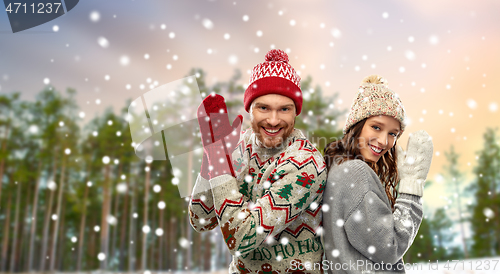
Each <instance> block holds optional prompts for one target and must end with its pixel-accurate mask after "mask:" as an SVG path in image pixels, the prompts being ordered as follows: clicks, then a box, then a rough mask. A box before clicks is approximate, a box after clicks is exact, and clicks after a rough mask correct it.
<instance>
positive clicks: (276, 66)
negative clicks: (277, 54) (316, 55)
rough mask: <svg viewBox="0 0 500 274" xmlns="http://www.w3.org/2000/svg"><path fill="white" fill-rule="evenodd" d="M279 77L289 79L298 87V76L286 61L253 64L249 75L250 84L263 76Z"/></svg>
mask: <svg viewBox="0 0 500 274" xmlns="http://www.w3.org/2000/svg"><path fill="white" fill-rule="evenodd" d="M272 76H275V77H281V78H283V79H286V80H289V81H291V82H292V83H294V84H295V85H297V87H299V88H300V76H299V75H298V74H297V73H296V72H295V70H294V69H293V68H292V66H290V65H289V64H288V63H287V62H284V61H268V62H264V63H261V64H258V65H257V66H255V67H254V68H253V70H252V74H251V76H250V82H249V83H250V85H251V84H252V83H254V82H255V81H257V80H259V79H261V78H264V77H272Z"/></svg>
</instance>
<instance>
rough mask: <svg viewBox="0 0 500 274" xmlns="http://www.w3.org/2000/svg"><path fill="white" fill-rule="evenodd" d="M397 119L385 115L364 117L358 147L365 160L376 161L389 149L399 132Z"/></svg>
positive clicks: (399, 127)
mask: <svg viewBox="0 0 500 274" xmlns="http://www.w3.org/2000/svg"><path fill="white" fill-rule="evenodd" d="M400 131H401V126H400V123H399V121H398V120H396V119H395V118H393V117H390V116H386V115H379V116H372V117H370V118H367V119H366V122H365V125H364V126H363V129H362V130H361V134H360V135H359V139H358V148H359V152H360V153H361V155H362V156H363V157H364V159H365V161H369V162H374V163H376V162H377V161H378V160H379V159H380V157H381V156H382V155H384V154H385V153H386V152H387V151H388V150H390V149H391V148H392V147H393V146H394V144H395V143H396V140H397V138H398V136H399V134H400Z"/></svg>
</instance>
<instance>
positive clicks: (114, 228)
mask: <svg viewBox="0 0 500 274" xmlns="http://www.w3.org/2000/svg"><path fill="white" fill-rule="evenodd" d="M110 192H111V193H112V192H113V191H110ZM119 202H120V194H119V193H116V195H115V200H114V203H115V204H114V206H113V214H111V215H113V216H114V217H115V218H116V223H115V224H114V225H113V226H111V252H110V256H109V257H110V258H113V257H115V253H116V252H115V249H116V248H115V245H116V237H117V235H118V224H120V222H119V221H118V205H119ZM120 225H121V224H120Z"/></svg>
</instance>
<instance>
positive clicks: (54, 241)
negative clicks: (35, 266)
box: [49, 156, 66, 272]
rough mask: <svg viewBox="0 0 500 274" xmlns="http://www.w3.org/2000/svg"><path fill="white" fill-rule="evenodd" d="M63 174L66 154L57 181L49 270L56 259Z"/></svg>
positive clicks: (53, 267) (53, 265)
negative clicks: (57, 189) (57, 190)
mask: <svg viewBox="0 0 500 274" xmlns="http://www.w3.org/2000/svg"><path fill="white" fill-rule="evenodd" d="M65 175H66V156H63V159H62V166H61V178H60V181H59V193H58V197H57V206H56V216H57V218H56V219H55V220H54V234H52V250H51V255H50V267H49V270H50V271H52V272H53V271H54V270H55V266H56V259H57V256H56V254H57V239H58V232H59V219H60V218H62V216H61V205H62V195H63V192H64V180H65Z"/></svg>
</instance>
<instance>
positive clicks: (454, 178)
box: [445, 145, 469, 258]
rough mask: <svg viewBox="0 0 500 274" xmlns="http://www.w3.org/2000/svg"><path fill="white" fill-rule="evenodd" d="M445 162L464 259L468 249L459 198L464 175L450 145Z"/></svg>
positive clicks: (457, 157) (453, 148)
mask: <svg viewBox="0 0 500 274" xmlns="http://www.w3.org/2000/svg"><path fill="white" fill-rule="evenodd" d="M445 156H446V160H447V161H448V165H447V166H446V167H445V170H446V173H447V174H446V175H447V177H448V182H449V183H450V184H451V186H452V188H453V191H454V193H455V195H453V196H454V197H456V198H455V205H456V207H457V211H458V224H459V225H460V236H461V239H462V249H463V253H464V255H465V258H468V257H469V253H468V251H467V250H468V248H467V243H466V240H465V228H464V219H463V216H462V215H463V214H462V204H461V198H462V191H461V188H462V186H461V184H462V183H463V181H464V175H463V173H462V172H460V169H459V166H458V159H459V157H460V155H458V154H457V153H456V152H455V147H454V146H453V145H452V146H451V147H450V151H449V152H445Z"/></svg>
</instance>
